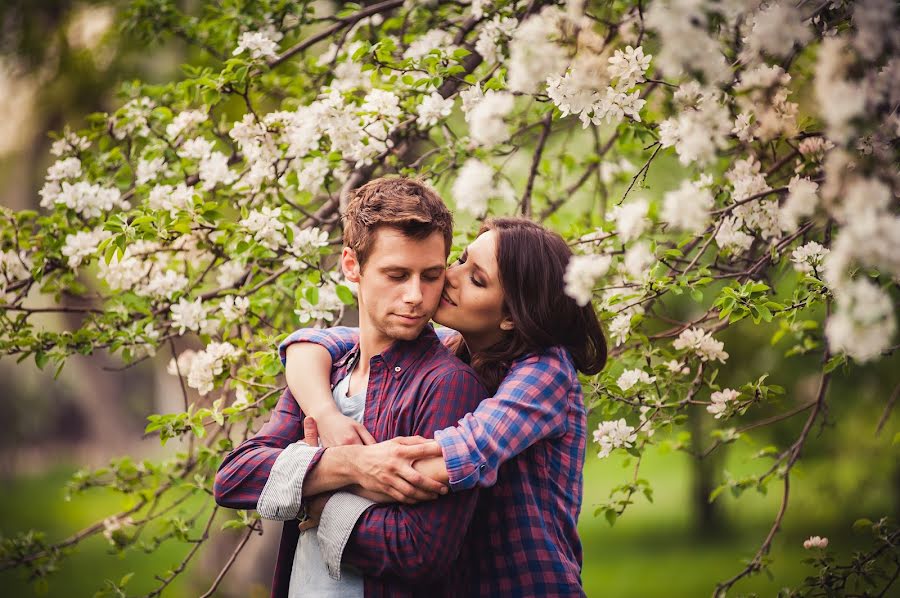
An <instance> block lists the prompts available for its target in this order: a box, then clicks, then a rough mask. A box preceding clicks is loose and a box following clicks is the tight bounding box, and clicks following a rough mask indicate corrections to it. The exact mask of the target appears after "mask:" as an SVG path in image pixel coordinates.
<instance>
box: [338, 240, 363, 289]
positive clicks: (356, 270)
mask: <svg viewBox="0 0 900 598" xmlns="http://www.w3.org/2000/svg"><path fill="white" fill-rule="evenodd" d="M341 270H343V271H344V277H345V278H346V279H347V280H349V281H350V282H356V283H358V282H359V276H360V270H361V268H360V266H359V262H358V261H357V259H356V252H355V251H353V250H352V249H350V248H349V247H344V250H343V251H342V252H341Z"/></svg>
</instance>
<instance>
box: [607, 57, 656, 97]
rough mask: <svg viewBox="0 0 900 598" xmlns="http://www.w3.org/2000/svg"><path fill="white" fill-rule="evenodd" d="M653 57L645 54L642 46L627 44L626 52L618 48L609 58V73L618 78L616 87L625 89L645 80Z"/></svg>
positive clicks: (611, 76)
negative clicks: (635, 46)
mask: <svg viewBox="0 0 900 598" xmlns="http://www.w3.org/2000/svg"><path fill="white" fill-rule="evenodd" d="M652 58H653V56H651V55H649V54H647V55H646V56H645V55H644V49H643V48H642V47H641V46H638V47H637V48H633V47H631V46H626V47H625V51H624V52H623V51H622V50H616V51H615V53H614V54H613V55H612V56H611V57H610V58H609V75H610V78H612V79H616V80H617V83H616V89H618V90H621V91H624V90H626V89H631V88H632V87H634V86H635V85H637V84H638V83H641V82H642V81H644V74H645V73H646V72H647V68H648V67H649V66H650V60H651V59H652Z"/></svg>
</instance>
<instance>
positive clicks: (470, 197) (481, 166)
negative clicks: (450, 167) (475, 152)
mask: <svg viewBox="0 0 900 598" xmlns="http://www.w3.org/2000/svg"><path fill="white" fill-rule="evenodd" d="M450 194H451V195H452V196H453V201H454V202H455V203H456V208H457V209H458V210H463V211H465V212H468V213H470V214H472V215H473V216H480V215H482V214H484V213H485V212H486V211H487V207H488V200H490V199H491V198H500V199H511V198H512V195H513V190H512V187H511V186H510V185H509V183H508V182H507V181H506V180H500V181H499V182H497V183H495V182H494V170H493V169H492V168H491V167H490V166H488V165H487V164H485V163H484V162H482V161H481V160H479V159H477V158H469V159H468V160H466V161H465V163H464V164H463V165H462V168H460V169H459V172H458V173H457V174H456V180H455V181H454V182H453V187H452V189H451V191H450Z"/></svg>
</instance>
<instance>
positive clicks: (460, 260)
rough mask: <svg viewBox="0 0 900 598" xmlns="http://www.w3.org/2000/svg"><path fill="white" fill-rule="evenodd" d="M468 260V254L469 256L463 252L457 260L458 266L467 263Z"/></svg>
mask: <svg viewBox="0 0 900 598" xmlns="http://www.w3.org/2000/svg"><path fill="white" fill-rule="evenodd" d="M468 258H469V256H468V254H467V253H466V252H465V251H463V252H462V253H461V254H460V255H459V257H458V258H456V263H457V264H465V263H466V260H467V259H468Z"/></svg>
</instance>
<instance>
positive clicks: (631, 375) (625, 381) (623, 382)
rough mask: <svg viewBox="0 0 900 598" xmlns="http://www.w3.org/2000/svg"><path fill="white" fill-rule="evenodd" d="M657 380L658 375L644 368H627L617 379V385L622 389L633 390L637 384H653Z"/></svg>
mask: <svg viewBox="0 0 900 598" xmlns="http://www.w3.org/2000/svg"><path fill="white" fill-rule="evenodd" d="M654 382H656V376H651V375H650V374H648V373H647V372H645V371H644V370H640V369H634V370H625V371H624V372H622V374H621V375H620V376H619V379H618V380H617V381H616V386H618V387H619V388H621V389H622V390H625V391H628V390H631V389H632V388H633V387H634V386H635V385H636V384H653V383H654Z"/></svg>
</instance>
